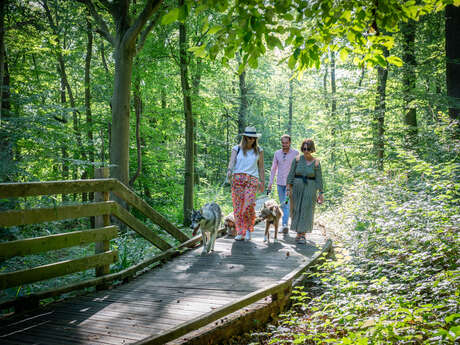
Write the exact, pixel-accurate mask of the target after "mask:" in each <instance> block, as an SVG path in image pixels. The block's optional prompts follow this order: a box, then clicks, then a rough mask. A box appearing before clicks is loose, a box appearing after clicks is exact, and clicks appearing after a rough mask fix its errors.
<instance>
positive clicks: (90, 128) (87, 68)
mask: <svg viewBox="0 0 460 345" xmlns="http://www.w3.org/2000/svg"><path fill="white" fill-rule="evenodd" d="M92 30H93V29H92V27H91V22H90V21H89V20H88V17H87V18H86V35H87V37H88V42H87V44H86V57H85V113H86V125H87V128H88V129H87V132H86V133H87V136H88V143H89V147H88V155H89V161H90V162H91V165H90V166H89V168H88V169H87V170H86V171H85V173H84V174H83V176H82V178H84V177H88V178H90V179H93V178H94V155H95V153H94V136H93V115H92V113H91V78H90V76H91V58H92V54H93V31H92ZM89 200H91V201H93V200H94V193H89ZM91 222H92V223H93V222H94V219H93V218H91Z"/></svg>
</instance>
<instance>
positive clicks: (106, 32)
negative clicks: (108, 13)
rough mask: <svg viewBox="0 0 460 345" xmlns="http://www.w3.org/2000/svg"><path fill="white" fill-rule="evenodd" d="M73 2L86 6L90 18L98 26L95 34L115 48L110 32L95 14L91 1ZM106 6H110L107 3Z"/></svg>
mask: <svg viewBox="0 0 460 345" xmlns="http://www.w3.org/2000/svg"><path fill="white" fill-rule="evenodd" d="M75 1H77V2H81V3H83V4H85V5H86V7H87V8H88V10H89V13H91V16H92V17H93V18H94V20H95V21H96V23H97V25H98V29H97V30H96V32H97V33H99V34H100V35H101V36H102V37H104V38H105V39H106V40H107V41H109V42H110V44H112V46H115V39H114V37H113V36H112V35H111V34H110V31H109V28H108V27H107V24H106V23H105V21H104V20H103V19H102V17H101V16H100V15H99V13H98V12H97V10H96V8H95V7H94V4H93V2H92V1H91V0H75ZM104 5H105V4H104ZM107 5H109V6H110V4H109V3H107ZM106 7H107V6H106ZM108 9H109V10H111V7H108Z"/></svg>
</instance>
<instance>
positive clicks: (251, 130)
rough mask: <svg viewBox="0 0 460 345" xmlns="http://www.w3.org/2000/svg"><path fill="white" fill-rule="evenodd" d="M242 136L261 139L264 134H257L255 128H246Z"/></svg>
mask: <svg viewBox="0 0 460 345" xmlns="http://www.w3.org/2000/svg"><path fill="white" fill-rule="evenodd" d="M241 135H244V136H246V137H254V138H260V137H261V136H262V134H260V133H257V131H256V128H255V127H246V128H245V129H244V133H241Z"/></svg>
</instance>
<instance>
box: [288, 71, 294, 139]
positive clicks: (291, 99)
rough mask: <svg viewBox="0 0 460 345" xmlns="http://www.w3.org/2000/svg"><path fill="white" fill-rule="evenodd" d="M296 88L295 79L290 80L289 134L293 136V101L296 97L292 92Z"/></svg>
mask: <svg viewBox="0 0 460 345" xmlns="http://www.w3.org/2000/svg"><path fill="white" fill-rule="evenodd" d="M293 89H294V80H293V79H290V80H289V113H288V126H287V134H288V135H290V136H292V103H293V101H294V97H293V96H292V92H293Z"/></svg>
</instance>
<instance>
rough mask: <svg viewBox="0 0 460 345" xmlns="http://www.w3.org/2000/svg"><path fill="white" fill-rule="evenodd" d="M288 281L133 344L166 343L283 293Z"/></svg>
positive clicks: (287, 287) (160, 344) (154, 344)
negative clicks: (267, 297) (261, 300)
mask: <svg viewBox="0 0 460 345" xmlns="http://www.w3.org/2000/svg"><path fill="white" fill-rule="evenodd" d="M289 286H290V281H285V282H282V283H276V284H272V285H270V286H268V287H267V288H263V289H260V290H257V291H255V292H253V293H251V294H249V295H247V296H244V297H242V298H240V299H238V300H236V301H235V302H232V303H229V304H226V305H224V306H223V307H220V308H218V309H216V310H214V311H211V312H209V313H206V314H204V315H201V316H199V317H197V318H194V319H193V320H191V321H189V322H186V323H185V324H182V325H179V326H177V327H174V328H172V329H171V330H168V331H165V332H163V333H161V334H159V335H154V336H152V337H149V338H146V339H143V340H141V341H139V342H136V343H135V345H157V344H158V345H162V344H166V343H167V342H168V341H171V340H173V339H176V338H178V337H180V336H182V335H184V334H187V333H189V332H191V331H194V330H196V329H198V328H200V327H203V326H205V325H207V324H209V323H211V322H213V321H216V320H218V319H220V318H221V317H224V316H226V315H228V314H230V313H233V312H234V311H237V310H239V309H241V308H243V307H245V306H247V305H249V304H252V303H254V302H257V301H258V300H260V299H262V298H264V297H266V296H269V295H274V294H284V291H285V290H286V289H289Z"/></svg>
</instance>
